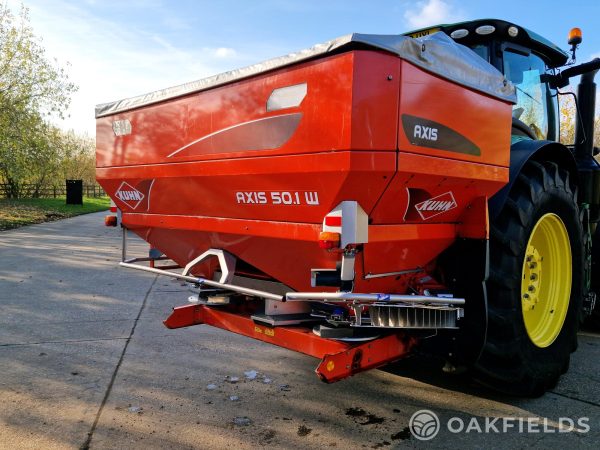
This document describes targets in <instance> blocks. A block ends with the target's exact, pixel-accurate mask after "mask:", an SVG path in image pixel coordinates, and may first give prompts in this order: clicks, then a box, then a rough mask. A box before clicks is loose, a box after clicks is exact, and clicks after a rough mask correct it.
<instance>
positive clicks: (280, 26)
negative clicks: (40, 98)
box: [0, 0, 600, 137]
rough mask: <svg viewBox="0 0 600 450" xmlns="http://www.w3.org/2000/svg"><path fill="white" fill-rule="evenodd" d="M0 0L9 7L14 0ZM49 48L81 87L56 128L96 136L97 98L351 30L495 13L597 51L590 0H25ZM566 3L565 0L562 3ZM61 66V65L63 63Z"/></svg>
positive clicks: (595, 9) (599, 12)
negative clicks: (574, 33)
mask: <svg viewBox="0 0 600 450" xmlns="http://www.w3.org/2000/svg"><path fill="white" fill-rule="evenodd" d="M0 1H4V2H6V3H7V4H8V5H9V7H10V8H11V9H12V10H13V12H15V13H17V12H18V10H19V8H20V4H21V1H18V0H0ZM22 3H23V4H24V5H25V6H26V7H27V8H28V9H29V11H30V16H31V25H32V27H33V29H34V32H35V34H36V35H37V36H38V37H40V38H41V39H42V45H43V46H44V48H45V49H46V52H47V55H48V56H50V57H52V58H56V59H57V61H58V63H59V64H60V65H61V66H63V67H65V69H66V70H67V73H68V74H69V77H70V79H71V81H73V82H74V83H75V84H77V85H78V86H79V90H78V92H77V93H75V94H74V95H73V97H72V102H71V107H70V109H69V111H68V116H69V117H67V118H66V119H65V120H62V121H60V120H58V119H55V120H56V123H57V124H58V125H59V126H60V127H61V128H63V129H73V130H75V131H76V132H78V133H81V134H88V135H89V136H91V137H94V136H95V121H94V107H95V105H96V104H99V103H105V102H110V101H113V100H119V99H122V98H126V97H132V96H135V95H138V94H143V93H146V92H152V91H155V90H158V89H162V88H165V87H169V86H174V85H177V84H181V83H185V82H189V81H193V80H198V79H200V78H204V77H207V76H210V75H214V74H217V73H220V72H224V71H227V70H231V69H235V68H239V67H243V66H247V65H250V64H254V63H257V62H260V61H263V60H265V59H269V58H273V57H276V56H280V55H284V54H287V53H290V52H292V51H297V50H301V49H303V48H307V47H310V46H312V45H314V44H316V43H320V42H324V41H327V40H329V39H332V38H335V37H338V36H341V35H344V34H348V33H353V32H358V33H373V34H400V33H403V32H406V31H410V30H414V29H418V28H422V27H427V26H430V25H434V24H438V23H452V22H456V21H461V20H472V19H478V18H497V19H504V20H507V21H511V22H514V23H517V24H519V25H521V26H524V27H526V28H528V29H530V30H533V31H536V32H537V33H539V34H541V35H542V36H544V37H546V38H548V39H550V40H551V41H553V42H554V43H556V44H557V45H559V46H560V47H562V48H563V49H565V50H566V49H567V47H568V46H567V43H566V41H567V35H568V32H569V30H570V29H571V28H572V27H574V26H577V27H580V28H581V29H582V31H583V44H582V45H581V46H580V49H579V51H578V54H577V60H578V62H585V61H588V60H589V59H591V58H593V57H600V29H599V27H598V17H600V2H597V1H594V0H584V1H581V0H571V1H569V2H566V3H565V2H558V1H556V0H545V1H543V0H503V1H502V2H499V1H495V2H491V1H480V0H460V1H458V0H413V1H407V0H371V1H369V2H365V1H356V0H345V1H341V0H340V1H338V0H320V1H316V0H248V1H242V0H220V1H219V0H213V1H208V0H204V1H203V0H196V1H193V0H119V1H116V0H79V1H68V0H23V2H22ZM565 5H567V6H565ZM67 64H68V65H67Z"/></svg>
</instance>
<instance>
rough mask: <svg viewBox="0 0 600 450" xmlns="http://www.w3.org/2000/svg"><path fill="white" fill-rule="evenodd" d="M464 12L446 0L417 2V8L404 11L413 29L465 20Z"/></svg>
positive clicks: (407, 21)
mask: <svg viewBox="0 0 600 450" xmlns="http://www.w3.org/2000/svg"><path fill="white" fill-rule="evenodd" d="M464 18H465V15H464V12H463V11H461V10H460V9H458V8H456V7H455V6H454V5H452V3H450V2H447V1H445V0H426V1H420V2H417V3H416V9H415V10H407V11H405V12H404V19H405V20H406V23H407V24H408V26H409V27H410V28H412V29H417V28H425V27H428V26H432V25H438V24H441V23H452V22H459V21H461V20H464Z"/></svg>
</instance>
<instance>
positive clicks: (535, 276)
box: [529, 273, 537, 281]
mask: <svg viewBox="0 0 600 450" xmlns="http://www.w3.org/2000/svg"><path fill="white" fill-rule="evenodd" d="M529 279H530V280H531V281H535V280H537V275H536V274H535V273H532V274H531V276H530V277H529Z"/></svg>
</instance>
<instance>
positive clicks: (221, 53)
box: [215, 47, 237, 58]
mask: <svg viewBox="0 0 600 450" xmlns="http://www.w3.org/2000/svg"><path fill="white" fill-rule="evenodd" d="M236 55H237V52H236V51H235V50H234V49H232V48H229V47H219V48H217V49H215V56H216V57H217V58H231V57H234V56H236Z"/></svg>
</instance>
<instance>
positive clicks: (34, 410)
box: [0, 213, 600, 450]
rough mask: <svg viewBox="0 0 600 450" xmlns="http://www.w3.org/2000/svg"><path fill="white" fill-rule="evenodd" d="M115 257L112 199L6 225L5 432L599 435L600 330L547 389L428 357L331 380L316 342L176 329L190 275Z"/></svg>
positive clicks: (499, 443)
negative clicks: (484, 379) (515, 394)
mask: <svg viewBox="0 0 600 450" xmlns="http://www.w3.org/2000/svg"><path fill="white" fill-rule="evenodd" d="M132 247H133V248H132V249H131V253H134V252H137V253H138V254H140V255H141V254H144V253H145V252H146V249H147V247H146V246H145V245H144V244H143V243H142V242H140V241H137V242H136V243H134V245H133V246H132ZM119 258H120V234H119V231H118V230H115V229H107V228H105V227H104V226H103V214H102V213H100V214H91V215H87V216H79V217H76V218H73V219H68V220H63V221H59V222H53V223H46V224H40V225H34V226H29V227H25V228H21V229H18V230H13V231H7V232H0V448H10V449H11V450H14V449H22V448H23V449H24V448H32V449H33V448H35V449H40V448H44V449H50V448H60V449H63V448H111V449H114V448H144V449H163V448H200V449H213V448H214V449H221V448H232V449H233V448H234V449H240V448H241V449H245V448H248V449H250V448H256V447H257V446H271V447H273V448H294V449H295V448H297V449H305V448H343V449H347V448H352V449H353V448H359V449H360V448H404V447H409V448H412V447H418V448H425V447H434V448H448V447H452V448H482V447H485V448H524V447H539V448H562V449H564V448H583V447H590V448H593V447H596V446H597V444H598V442H600V375H599V372H600V370H599V369H600V336H599V335H598V334H595V333H592V332H582V333H581V335H580V346H579V350H578V351H577V353H575V354H574V356H573V358H572V362H571V368H570V371H569V372H568V374H567V375H566V376H564V377H563V378H562V380H561V382H560V384H559V386H558V387H557V388H556V389H555V390H554V391H552V392H549V393H547V394H546V395H544V396H543V397H542V398H539V399H518V398H509V397H505V396H500V395H497V394H494V393H492V392H490V391H488V390H486V389H484V388H481V387H479V386H477V385H474V384H472V383H471V382H470V381H469V380H468V379H467V378H464V377H452V376H449V375H445V374H443V373H442V372H441V370H440V367H439V363H438V362H437V361H435V360H431V359H427V358H424V357H413V358H411V359H408V360H405V361H402V362H400V363H398V364H396V365H393V366H390V367H388V368H386V369H385V370H374V371H371V372H368V373H364V374H360V375H357V376H355V377H353V378H350V379H348V380H344V381H341V382H339V383H336V384H334V385H325V384H323V383H321V382H320V381H319V380H318V379H317V378H316V376H315V375H314V374H313V370H314V368H315V366H316V365H317V361H316V360H315V359H312V358H310V357H307V356H303V355H300V354H297V353H293V352H290V351H287V350H283V349H279V348H277V347H273V346H270V345H268V344H263V343H260V342H257V341H253V340H250V339H246V338H244V337H240V336H237V335H234V334H230V333H227V332H224V331H220V330H217V329H213V328H209V327H205V326H196V327H191V328H188V329H180V330H167V329H166V328H164V327H163V326H162V323H161V321H162V320H163V319H164V318H165V317H166V316H167V315H168V314H169V312H170V310H171V308H172V307H173V306H177V305H181V304H184V303H185V302H186V298H187V296H188V295H189V292H188V291H187V288H185V287H182V286H181V285H180V284H179V283H178V282H175V281H172V280H169V279H163V278H157V277H155V276H153V275H150V274H144V273H138V272H136V271H130V270H126V269H120V268H118V267H117V262H118V260H119ZM245 372H247V374H245ZM255 372H256V373H255ZM236 377H237V378H238V380H237V381H236ZM423 409H427V410H430V411H431V412H433V413H435V414H436V415H437V416H438V420H439V423H440V430H439V433H438V434H437V435H436V436H435V437H434V438H432V439H430V440H428V441H421V440H418V439H416V438H415V437H413V436H412V435H411V433H410V432H409V430H408V424H409V420H410V418H411V416H412V415H413V414H414V413H416V412H417V411H419V410H423ZM423 417H424V416H421V418H423ZM425 417H426V416H425ZM494 418H496V420H495V421H494ZM518 418H521V419H518ZM461 424H462V428H461ZM572 424H573V425H574V426H571V425H572ZM573 428H574V429H575V430H574V431H569V430H570V429H573ZM586 430H587V432H586ZM486 431H487V432H486ZM596 448H597V447H596Z"/></svg>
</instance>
